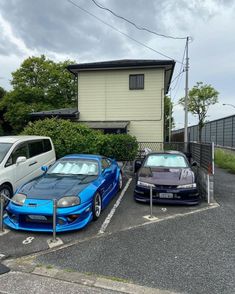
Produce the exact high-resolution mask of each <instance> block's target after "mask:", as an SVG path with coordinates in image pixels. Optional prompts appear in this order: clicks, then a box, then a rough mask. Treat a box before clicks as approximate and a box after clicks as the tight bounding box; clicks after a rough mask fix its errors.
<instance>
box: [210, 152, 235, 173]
mask: <svg viewBox="0 0 235 294" xmlns="http://www.w3.org/2000/svg"><path fill="white" fill-rule="evenodd" d="M215 163H216V164H217V165H218V166H219V167H221V168H224V169H227V170H228V171H229V172H231V173H233V174H235V152H232V151H231V152H230V151H225V150H221V149H216V151H215Z"/></svg>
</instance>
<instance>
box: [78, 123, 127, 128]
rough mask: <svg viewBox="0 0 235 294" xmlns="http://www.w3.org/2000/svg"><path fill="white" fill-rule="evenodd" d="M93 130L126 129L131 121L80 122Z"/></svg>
mask: <svg viewBox="0 0 235 294" xmlns="http://www.w3.org/2000/svg"><path fill="white" fill-rule="evenodd" d="M79 122H80V123H84V124H85V125H87V126H88V127H90V128H92V129H125V128H126V127H127V125H128V124H129V121H79Z"/></svg>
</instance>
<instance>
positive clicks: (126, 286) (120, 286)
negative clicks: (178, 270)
mask: <svg viewBox="0 0 235 294" xmlns="http://www.w3.org/2000/svg"><path fill="white" fill-rule="evenodd" d="M32 274H34V275H40V276H44V277H50V278H53V279H58V280H62V281H66V282H70V283H76V284H80V285H83V286H90V287H95V288H101V289H106V290H112V291H118V292H122V293H128V294H136V293H138V294H176V292H170V291H167V290H160V289H156V288H149V287H144V286H140V285H136V284H133V283H130V282H122V281H118V279H117V280H115V278H110V279H109V278H106V277H99V276H95V275H86V274H82V273H79V272H76V271H66V270H61V269H56V268H51V269H49V268H46V267H36V268H35V270H34V271H33V272H32Z"/></svg>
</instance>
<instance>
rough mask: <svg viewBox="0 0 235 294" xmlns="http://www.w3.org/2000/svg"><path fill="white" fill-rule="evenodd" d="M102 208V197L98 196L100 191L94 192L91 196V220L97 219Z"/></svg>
mask: <svg viewBox="0 0 235 294" xmlns="http://www.w3.org/2000/svg"><path fill="white" fill-rule="evenodd" d="M101 210H102V198H101V196H100V193H98V192H97V193H96V194H95V196H94V198H93V204H92V213H93V220H95V221H96V220H97V219H98V218H99V217H100V214H101Z"/></svg>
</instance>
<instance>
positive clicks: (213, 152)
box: [211, 142, 215, 175]
mask: <svg viewBox="0 0 235 294" xmlns="http://www.w3.org/2000/svg"><path fill="white" fill-rule="evenodd" d="M211 152H212V175H214V174H215V143H214V142H212V145H211Z"/></svg>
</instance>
